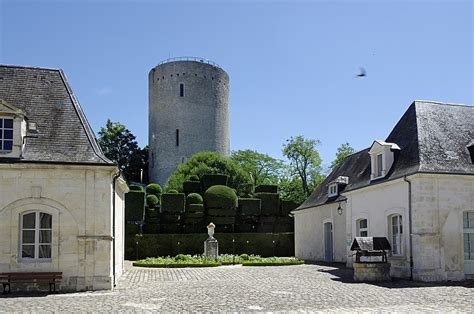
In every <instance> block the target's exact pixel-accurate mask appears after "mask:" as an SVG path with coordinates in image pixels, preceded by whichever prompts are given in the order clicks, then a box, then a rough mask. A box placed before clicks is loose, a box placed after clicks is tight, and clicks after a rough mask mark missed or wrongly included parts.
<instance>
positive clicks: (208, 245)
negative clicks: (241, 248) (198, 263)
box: [204, 237, 219, 258]
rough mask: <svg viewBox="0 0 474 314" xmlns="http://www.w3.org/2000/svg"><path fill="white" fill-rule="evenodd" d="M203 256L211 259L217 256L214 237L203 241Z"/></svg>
mask: <svg viewBox="0 0 474 314" xmlns="http://www.w3.org/2000/svg"><path fill="white" fill-rule="evenodd" d="M204 256H206V257H211V258H217V256H219V243H218V242H217V240H216V239H215V238H214V237H209V238H207V240H206V241H204Z"/></svg>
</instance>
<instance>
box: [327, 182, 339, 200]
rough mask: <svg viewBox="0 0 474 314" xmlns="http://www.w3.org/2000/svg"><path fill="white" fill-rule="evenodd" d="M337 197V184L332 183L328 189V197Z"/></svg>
mask: <svg viewBox="0 0 474 314" xmlns="http://www.w3.org/2000/svg"><path fill="white" fill-rule="evenodd" d="M333 196H337V183H332V184H330V185H329V188H328V197H333Z"/></svg>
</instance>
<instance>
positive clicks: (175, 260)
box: [133, 254, 304, 268]
mask: <svg viewBox="0 0 474 314" xmlns="http://www.w3.org/2000/svg"><path fill="white" fill-rule="evenodd" d="M233 264H242V265H243V266H285V265H300V264H304V261H303V260H300V259H297V258H294V257H260V256H258V255H247V254H242V255H235V256H234V255H230V254H222V255H220V256H219V257H218V258H217V259H213V258H208V257H204V256H202V255H194V256H191V255H184V254H179V255H176V257H170V256H166V257H149V258H146V259H143V260H139V261H136V262H134V263H133V266H138V267H162V268H184V267H215V266H221V265H233Z"/></svg>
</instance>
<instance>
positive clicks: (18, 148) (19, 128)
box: [0, 99, 28, 158]
mask: <svg viewBox="0 0 474 314" xmlns="http://www.w3.org/2000/svg"><path fill="white" fill-rule="evenodd" d="M27 131H28V130H27V118H26V115H25V112H24V111H23V110H21V109H19V108H16V107H14V106H12V105H10V104H8V103H6V102H5V101H3V100H2V99H0V157H1V158H20V157H21V153H22V151H23V148H24V145H25V141H24V138H25V137H26V135H27Z"/></svg>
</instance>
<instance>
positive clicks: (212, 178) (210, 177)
mask: <svg viewBox="0 0 474 314" xmlns="http://www.w3.org/2000/svg"><path fill="white" fill-rule="evenodd" d="M201 181H202V190H203V191H207V189H209V188H210V187H211V186H214V185H227V182H228V181H229V176H228V175H225V174H205V175H203V176H202V179H201Z"/></svg>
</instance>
